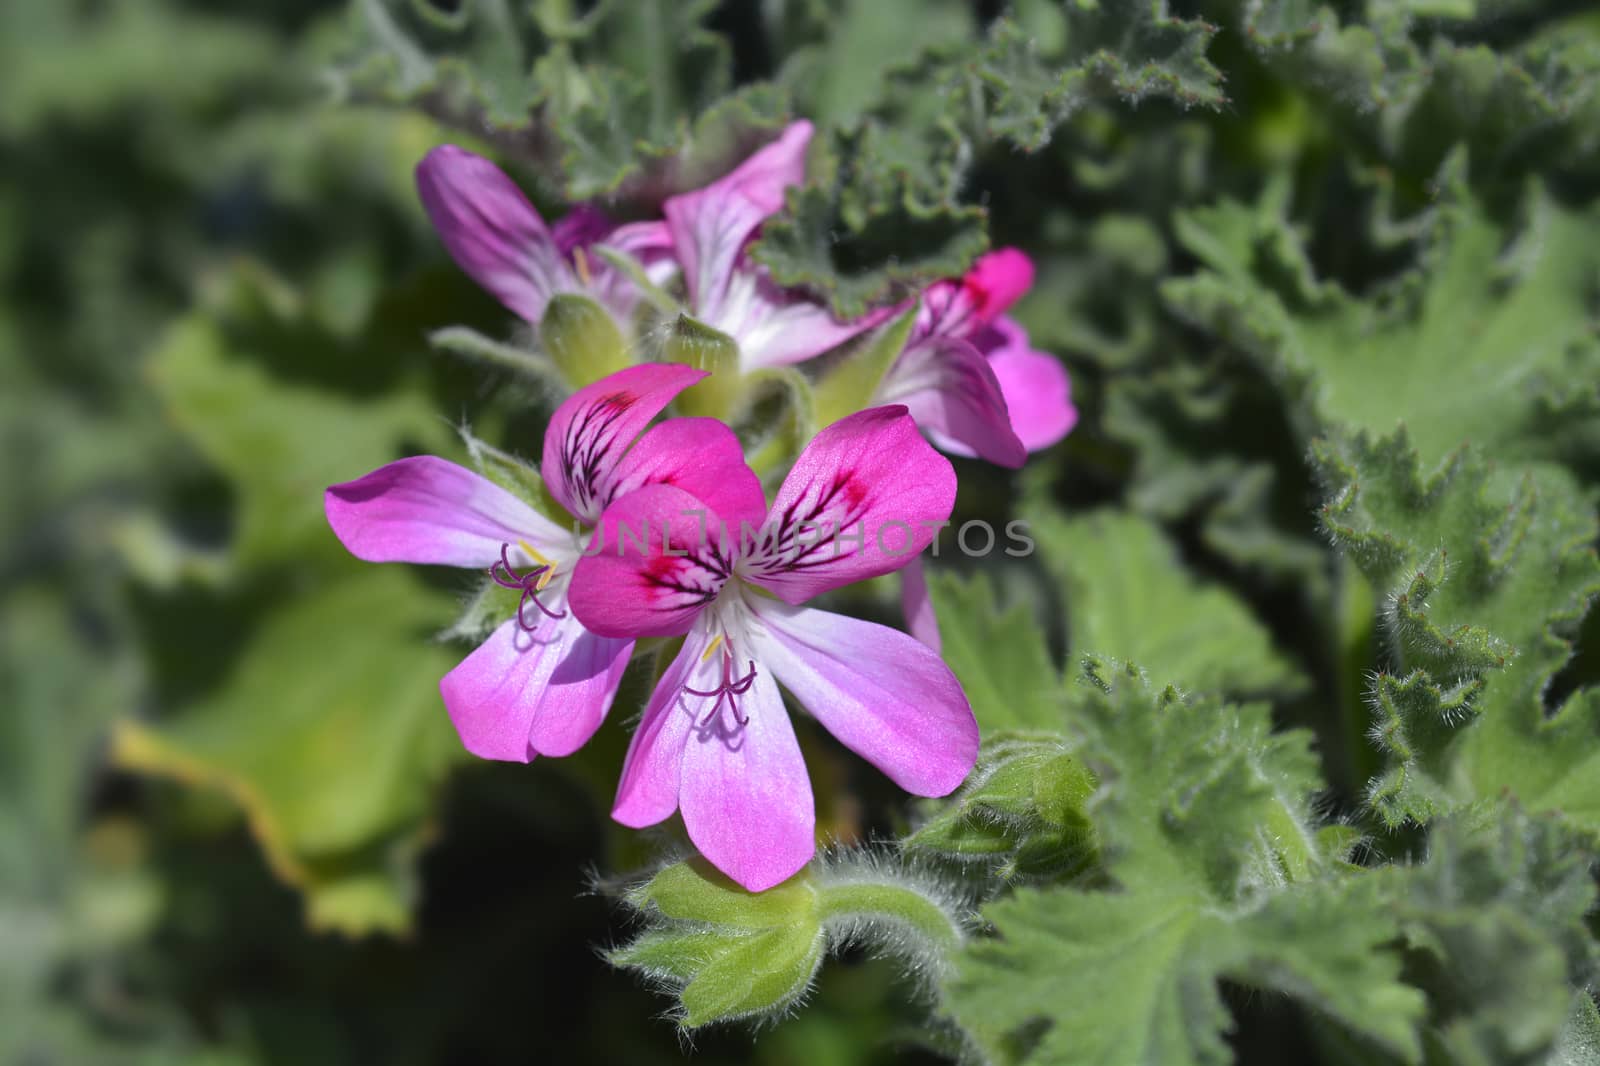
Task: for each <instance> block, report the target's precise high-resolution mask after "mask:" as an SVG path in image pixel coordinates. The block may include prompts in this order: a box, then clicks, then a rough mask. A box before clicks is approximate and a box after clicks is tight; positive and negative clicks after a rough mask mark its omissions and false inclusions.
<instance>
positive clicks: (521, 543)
mask: <svg viewBox="0 0 1600 1066" xmlns="http://www.w3.org/2000/svg"><path fill="white" fill-rule="evenodd" d="M517 547H519V548H521V549H522V550H523V552H524V553H526V554H527V556H528V558H530V559H532V560H533V561H534V562H536V563H538V564H539V565H540V566H542V567H544V568H545V571H544V573H542V574H540V575H539V583H538V585H536V586H534V587H535V588H540V589H542V588H544V587H545V586H546V585H548V584H550V579H551V578H553V577H555V576H556V564H555V563H552V562H551V561H550V560H549V559H546V558H545V557H544V556H543V555H540V554H539V553H538V552H536V551H534V550H533V545H532V544H529V543H528V542H527V541H525V540H520V539H519V540H518V541H517Z"/></svg>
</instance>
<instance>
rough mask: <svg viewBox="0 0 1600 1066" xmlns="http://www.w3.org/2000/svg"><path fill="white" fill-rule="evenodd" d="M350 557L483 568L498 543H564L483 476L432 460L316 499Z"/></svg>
mask: <svg viewBox="0 0 1600 1066" xmlns="http://www.w3.org/2000/svg"><path fill="white" fill-rule="evenodd" d="M323 508H324V510H325V511H326V512H327V515H328V524H329V525H330V526H332V527H333V532H334V535H335V536H337V537H338V538H339V541H340V543H342V544H343V545H344V546H345V547H346V548H348V549H349V550H350V554H352V555H354V556H355V557H356V558H358V559H365V560H367V561H368V562H374V563H390V562H404V563H438V564H442V565H445V566H460V567H470V568H479V567H487V566H490V565H492V564H493V563H494V561H495V560H496V559H498V558H499V557H500V549H501V546H502V545H505V544H512V545H514V544H516V542H517V540H518V539H519V538H520V539H526V540H528V541H530V542H532V543H533V544H534V545H535V546H540V545H543V544H550V543H570V541H571V538H570V537H568V536H567V535H566V534H564V533H563V532H562V531H561V530H560V529H559V528H557V527H556V525H555V523H553V522H551V521H550V520H549V519H547V518H545V517H543V516H542V515H540V514H539V513H538V512H537V511H535V510H534V509H533V508H532V507H529V506H528V505H527V504H525V503H523V502H522V501H521V500H519V499H517V498H516V497H515V496H513V495H511V493H509V492H507V491H506V490H505V489H503V488H501V487H500V486H499V485H496V484H495V483H494V482H492V481H490V480H488V479H487V478H484V477H480V476H479V475H477V474H474V473H473V472H472V471H470V470H468V469H466V468H465V467H460V466H457V465H456V464H455V463H451V462H447V461H446V460H444V459H437V458H435V457H433V456H431V455H418V456H413V457H412V458H410V459H401V460H399V461H398V462H394V463H390V464H389V465H387V466H381V467H379V468H378V469H376V470H374V471H373V472H372V473H370V474H368V475H367V476H366V477H363V478H357V479H356V480H355V481H347V482H345V483H344V484H342V485H334V486H333V487H332V488H330V489H328V491H327V493H326V494H325V495H324V497H323Z"/></svg>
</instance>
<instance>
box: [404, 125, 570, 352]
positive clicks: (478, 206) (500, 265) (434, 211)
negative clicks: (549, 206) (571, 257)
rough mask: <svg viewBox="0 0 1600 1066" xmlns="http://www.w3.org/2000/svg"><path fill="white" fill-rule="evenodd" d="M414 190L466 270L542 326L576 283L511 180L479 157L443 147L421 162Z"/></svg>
mask: <svg viewBox="0 0 1600 1066" xmlns="http://www.w3.org/2000/svg"><path fill="white" fill-rule="evenodd" d="M417 192H418V193H419V194H420V195H421V197H422V206H423V207H424V208H425V209H426V210H427V212H428V217H429V218H430V219H432V221H433V227H434V229H436V230H438V231H439V237H440V239H442V240H443V241H444V246H445V248H447V249H448V250H449V252H450V255H451V257H452V258H453V259H455V261H456V263H457V264H459V265H460V267H461V269H462V270H464V271H466V273H467V274H468V275H469V276H470V277H471V278H472V279H473V280H474V281H476V282H477V283H478V284H479V285H481V286H483V287H484V288H485V289H486V290H488V291H489V292H490V293H492V294H493V295H494V296H495V297H496V298H497V299H499V301H500V302H501V303H503V304H505V305H506V307H508V308H510V309H511V310H512V311H513V312H515V313H516V314H517V315H518V316H519V317H521V318H523V319H526V320H527V321H529V322H532V323H534V324H535V325H537V324H538V323H539V320H540V319H541V318H542V317H543V316H544V309H545V305H546V304H548V303H549V302H550V297H551V296H552V295H554V294H555V293H557V292H562V291H567V290H570V289H572V288H574V286H575V282H574V280H573V276H572V271H571V269H570V268H569V267H568V265H567V260H566V257H565V256H564V255H563V254H562V251H561V249H560V247H558V245H557V243H556V239H555V236H554V235H553V234H552V233H551V232H550V228H549V227H548V226H546V225H545V223H544V220H543V219H542V218H540V217H539V213H538V212H537V211H535V210H534V209H533V205H532V204H530V203H529V202H528V198H527V197H526V196H524V195H523V194H522V190H521V189H518V188H517V186H516V184H515V183H513V182H512V180H511V179H510V178H508V177H506V175H505V173H504V172H503V171H502V170H501V169H500V168H499V167H497V166H495V165H494V164H493V163H491V162H489V161H488V160H487V159H485V158H483V157H482V156H480V155H476V154H474V153H472V152H469V151H467V150H466V149H465V148H457V147H456V146H455V145H453V144H442V145H440V146H439V147H437V148H435V149H434V150H433V151H431V152H429V153H428V154H427V155H426V156H424V157H423V159H422V162H421V163H419V164H417Z"/></svg>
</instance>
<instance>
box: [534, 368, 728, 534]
mask: <svg viewBox="0 0 1600 1066" xmlns="http://www.w3.org/2000/svg"><path fill="white" fill-rule="evenodd" d="M705 376H706V372H705V371H704V370H696V369H695V368H694V367H690V366H683V365H681V364H679V363H644V364H641V365H639V366H630V367H628V368H627V369H626V370H619V371H617V372H616V373H615V374H611V375H608V376H607V377H603V378H601V379H600V380H599V381H596V382H594V383H593V384H591V385H585V386H584V387H583V388H581V389H579V390H578V391H577V392H575V393H573V394H572V395H571V396H570V397H568V398H567V400H566V402H565V403H563V404H562V405H561V406H560V407H558V408H556V412H555V414H554V415H552V416H551V417H550V424H549V425H548V426H547V427H546V428H545V431H544V461H543V462H542V463H541V464H540V470H541V472H542V473H543V474H544V481H545V486H546V487H547V488H548V489H549V490H550V495H552V496H554V497H555V498H556V502H558V503H560V504H561V506H563V507H565V508H566V509H567V510H568V511H570V512H571V513H572V514H573V516H574V517H576V518H578V519H580V520H581V521H583V522H584V523H585V524H592V523H593V522H594V520H595V519H597V518H599V517H600V512H601V511H602V510H604V509H605V503H606V501H607V500H608V499H609V498H610V495H609V493H610V486H611V478H612V477H613V475H614V473H615V471H616V467H617V464H618V463H619V462H621V461H622V457H623V455H624V454H625V453H626V452H627V450H628V448H629V446H631V445H632V444H633V442H634V439H635V438H636V437H638V436H639V434H640V433H642V432H644V428H645V427H646V426H648V425H649V424H650V420H651V419H653V418H655V416H656V415H658V414H660V413H661V411H662V409H663V408H665V407H666V406H667V404H669V403H671V402H672V399H673V397H675V396H677V395H678V393H680V392H682V391H683V390H684V389H686V388H688V387H689V386H690V385H693V384H694V383H695V382H697V381H699V380H701V379H702V378H704V377H705Z"/></svg>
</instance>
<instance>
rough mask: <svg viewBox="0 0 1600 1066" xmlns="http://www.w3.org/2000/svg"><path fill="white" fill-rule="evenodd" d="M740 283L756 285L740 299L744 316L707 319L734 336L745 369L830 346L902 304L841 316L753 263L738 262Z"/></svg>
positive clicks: (795, 359)
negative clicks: (750, 274) (776, 281)
mask: <svg viewBox="0 0 1600 1066" xmlns="http://www.w3.org/2000/svg"><path fill="white" fill-rule="evenodd" d="M746 271H755V272H756V274H755V276H754V277H752V278H749V279H746V278H745V277H744V276H743V275H744V274H745V272H746ZM745 284H752V285H754V287H755V288H754V295H753V296H752V297H751V299H750V300H748V301H740V304H741V306H742V307H743V308H744V311H745V313H744V317H743V319H742V320H741V321H736V322H732V321H715V322H713V323H712V324H713V325H715V326H716V327H717V328H718V329H721V330H723V331H724V332H726V333H728V334H729V335H731V336H733V337H734V338H736V339H737V340H738V341H739V350H740V355H741V358H742V361H743V365H744V369H746V370H754V369H756V368H758V367H768V366H790V365H792V364H794V363H802V362H805V361H806V360H807V359H811V358H814V357H816V356H819V355H821V354H822V353H823V352H829V351H832V350H833V349H835V348H837V347H838V346H839V345H841V344H843V343H844V342H845V341H847V340H849V339H851V338H852V337H856V336H859V335H860V334H862V333H865V332H866V331H867V330H869V329H872V328H873V327H875V326H878V325H880V324H882V323H883V322H885V321H887V320H888V319H889V318H891V317H892V316H894V315H895V314H897V313H899V312H900V311H902V310H904V305H902V306H900V307H882V308H878V309H877V310H874V311H869V312H868V313H867V314H865V315H862V316H861V317H860V318H855V319H851V320H849V321H844V320H842V319H839V318H837V317H835V316H834V314H833V312H832V311H829V310H828V309H827V308H826V307H823V306H822V305H821V304H819V303H815V302H813V301H811V300H809V299H807V298H805V297H804V296H802V295H801V294H799V293H797V292H794V291H791V290H786V289H783V288H781V287H779V286H778V285H776V284H774V283H773V282H772V280H771V279H770V278H768V277H767V276H766V272H765V270H764V269H761V268H757V267H755V266H754V265H749V266H746V267H741V268H740V276H739V277H738V278H736V279H735V285H745Z"/></svg>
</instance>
